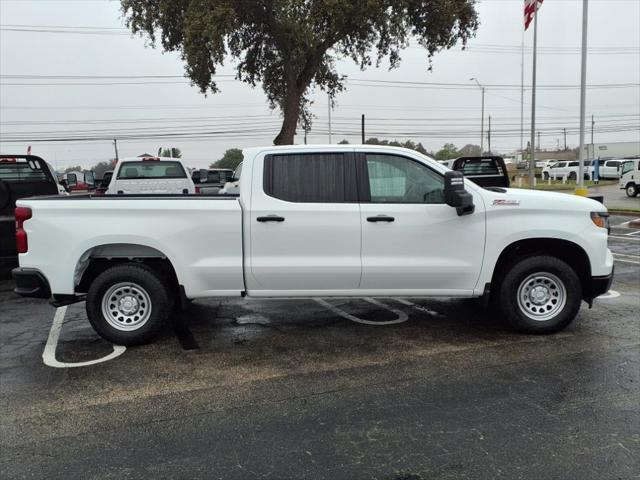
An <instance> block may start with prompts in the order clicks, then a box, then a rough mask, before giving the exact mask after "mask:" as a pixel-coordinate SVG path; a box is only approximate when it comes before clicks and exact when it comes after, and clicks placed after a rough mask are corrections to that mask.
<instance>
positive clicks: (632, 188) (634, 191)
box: [625, 183, 638, 198]
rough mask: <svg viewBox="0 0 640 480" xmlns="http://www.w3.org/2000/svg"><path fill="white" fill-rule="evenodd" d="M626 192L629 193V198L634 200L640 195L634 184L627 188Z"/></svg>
mask: <svg viewBox="0 0 640 480" xmlns="http://www.w3.org/2000/svg"><path fill="white" fill-rule="evenodd" d="M625 190H626V192H627V197H629V198H633V197H635V196H636V195H638V189H637V188H636V186H635V185H634V184H633V183H631V184H629V185H627V188H626V189H625Z"/></svg>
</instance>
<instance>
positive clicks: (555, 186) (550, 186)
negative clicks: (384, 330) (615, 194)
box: [511, 178, 618, 191]
mask: <svg viewBox="0 0 640 480" xmlns="http://www.w3.org/2000/svg"><path fill="white" fill-rule="evenodd" d="M617 183H618V182H617V181H616V180H601V181H600V183H598V184H596V183H595V182H593V181H591V180H588V181H587V180H585V182H584V186H585V187H586V188H590V187H603V186H606V185H615V184H617ZM577 186H578V182H575V181H572V180H567V183H562V180H551V183H549V181H548V180H539V181H538V183H537V184H536V188H535V189H536V190H545V191H567V190H575V189H576V187H577ZM511 188H527V189H528V188H529V182H528V178H523V181H522V186H520V187H519V186H518V184H517V183H516V182H515V181H513V182H511Z"/></svg>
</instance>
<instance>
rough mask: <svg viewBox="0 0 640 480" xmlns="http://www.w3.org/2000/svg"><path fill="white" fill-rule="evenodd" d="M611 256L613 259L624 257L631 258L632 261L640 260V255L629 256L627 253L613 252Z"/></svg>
mask: <svg viewBox="0 0 640 480" xmlns="http://www.w3.org/2000/svg"><path fill="white" fill-rule="evenodd" d="M613 256H614V257H626V258H631V259H633V260H640V255H629V254H627V253H618V252H613Z"/></svg>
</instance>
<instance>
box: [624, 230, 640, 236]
mask: <svg viewBox="0 0 640 480" xmlns="http://www.w3.org/2000/svg"><path fill="white" fill-rule="evenodd" d="M638 234H640V230H636V231H635V232H631V233H626V234H625V235H626V236H627V237H633V236H635V235H638Z"/></svg>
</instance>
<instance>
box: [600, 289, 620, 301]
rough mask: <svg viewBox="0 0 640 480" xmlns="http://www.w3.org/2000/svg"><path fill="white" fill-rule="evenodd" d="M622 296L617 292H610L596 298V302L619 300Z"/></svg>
mask: <svg viewBox="0 0 640 480" xmlns="http://www.w3.org/2000/svg"><path fill="white" fill-rule="evenodd" d="M619 296H620V292H616V291H615V290H609V291H608V292H607V293H604V294H602V295H600V296H599V297H596V300H611V299H612V298H618V297H619Z"/></svg>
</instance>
